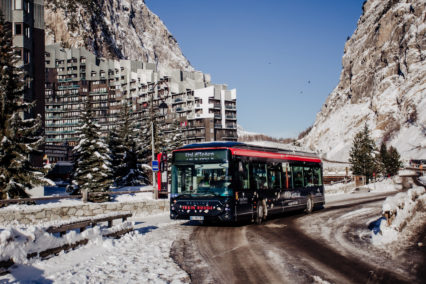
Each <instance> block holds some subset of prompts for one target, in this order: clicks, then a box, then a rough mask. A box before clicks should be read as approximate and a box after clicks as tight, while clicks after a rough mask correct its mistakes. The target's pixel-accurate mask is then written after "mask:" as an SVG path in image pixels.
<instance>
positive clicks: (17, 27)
mask: <svg viewBox="0 0 426 284" xmlns="http://www.w3.org/2000/svg"><path fill="white" fill-rule="evenodd" d="M15 35H22V24H21V23H19V24H15Z"/></svg>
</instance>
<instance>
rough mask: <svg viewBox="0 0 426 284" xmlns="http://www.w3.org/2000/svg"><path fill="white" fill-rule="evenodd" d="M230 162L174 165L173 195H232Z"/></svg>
mask: <svg viewBox="0 0 426 284" xmlns="http://www.w3.org/2000/svg"><path fill="white" fill-rule="evenodd" d="M228 169H229V165H228V163H215V164H214V163H209V164H192V165H173V167H172V195H175V196H177V195H185V194H188V195H190V196H194V197H195V196H230V195H232V190H231V188H230V185H231V176H229V175H228Z"/></svg>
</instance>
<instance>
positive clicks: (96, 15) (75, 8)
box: [44, 0, 193, 71]
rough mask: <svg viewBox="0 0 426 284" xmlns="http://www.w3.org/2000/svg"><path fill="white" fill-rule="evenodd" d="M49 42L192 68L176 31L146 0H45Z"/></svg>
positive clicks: (110, 55)
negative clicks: (155, 12) (174, 35)
mask: <svg viewBox="0 0 426 284" xmlns="http://www.w3.org/2000/svg"><path fill="white" fill-rule="evenodd" d="M44 15H45V34H46V44H53V43H58V42H61V43H62V45H63V46H64V47H86V48H87V49H88V50H90V51H92V52H94V53H95V54H96V55H98V56H100V57H106V58H116V59H131V60H138V61H144V62H156V61H158V68H159V69H160V70H165V68H166V69H168V68H175V69H182V70H187V71H190V70H193V68H192V67H191V65H190V63H189V61H188V60H187V59H186V58H185V56H184V55H183V54H182V51H181V50H180V48H179V45H178V43H177V41H176V39H175V38H174V37H173V35H172V34H171V33H170V32H169V31H168V30H167V28H166V26H165V25H164V24H163V22H162V21H161V20H160V18H159V17H158V16H157V15H155V14H154V13H152V12H151V11H150V10H149V9H148V7H147V6H146V4H145V3H144V0H109V1H105V0H94V1H87V0H67V1H58V0H45V13H44Z"/></svg>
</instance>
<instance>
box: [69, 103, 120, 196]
mask: <svg viewBox="0 0 426 284" xmlns="http://www.w3.org/2000/svg"><path fill="white" fill-rule="evenodd" d="M81 121H82V126H81V127H80V128H79V130H78V131H79V132H80V137H79V143H78V145H77V146H75V147H74V149H73V154H74V157H75V160H74V162H75V164H74V172H73V175H72V178H73V183H74V184H77V185H78V186H79V189H80V191H83V190H87V192H89V193H93V192H104V191H108V190H109V188H110V186H111V185H112V183H113V177H112V169H111V157H110V151H109V149H108V146H107V145H106V144H105V143H104V139H102V137H101V132H100V126H99V125H97V124H96V123H95V122H94V120H93V116H92V111H91V106H90V102H89V101H87V102H86V107H85V110H84V112H83V115H82V118H81ZM90 200H91V201H94V202H102V201H106V200H108V197H107V196H101V195H99V196H98V195H91V197H90Z"/></svg>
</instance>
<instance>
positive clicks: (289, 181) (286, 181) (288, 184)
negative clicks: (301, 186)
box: [281, 163, 293, 189]
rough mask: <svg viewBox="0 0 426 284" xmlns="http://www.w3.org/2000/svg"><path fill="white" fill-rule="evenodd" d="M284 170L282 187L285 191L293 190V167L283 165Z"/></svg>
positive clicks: (286, 164)
mask: <svg viewBox="0 0 426 284" xmlns="http://www.w3.org/2000/svg"><path fill="white" fill-rule="evenodd" d="M281 169H282V175H281V177H282V179H281V180H282V187H283V188H285V189H292V188H293V175H292V172H291V167H290V165H289V164H288V163H281Z"/></svg>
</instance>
